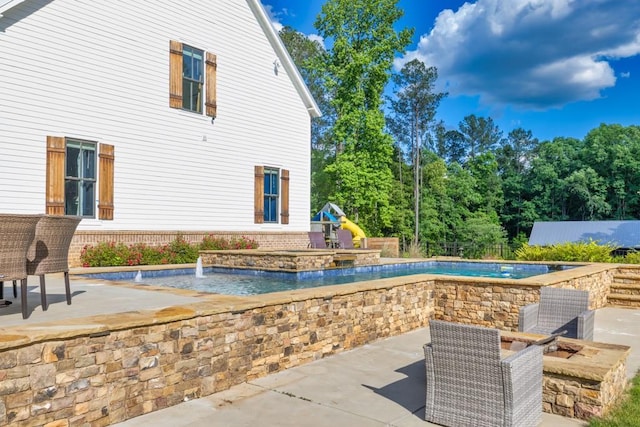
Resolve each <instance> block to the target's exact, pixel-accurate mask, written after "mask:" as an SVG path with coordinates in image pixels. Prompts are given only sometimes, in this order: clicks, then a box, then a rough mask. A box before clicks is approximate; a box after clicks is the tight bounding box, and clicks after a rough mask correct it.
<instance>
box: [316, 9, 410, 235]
mask: <svg viewBox="0 0 640 427" xmlns="http://www.w3.org/2000/svg"><path fill="white" fill-rule="evenodd" d="M397 3H398V0H329V1H328V2H327V3H325V4H324V5H323V6H322V11H321V13H320V15H319V16H318V18H317V20H316V22H315V27H316V29H317V30H318V33H319V34H320V35H321V36H322V37H323V38H324V39H325V40H328V41H329V42H330V43H331V45H332V47H331V49H330V50H329V51H328V57H327V60H326V61H325V62H324V63H322V64H317V65H318V67H320V69H321V70H322V71H324V76H325V78H326V84H327V87H328V89H329V90H330V91H331V92H332V95H333V99H332V100H331V102H332V105H333V107H334V108H335V111H336V114H337V116H336V122H335V125H334V126H333V140H334V141H335V143H336V145H337V151H336V158H335V160H334V161H333V162H332V163H330V164H328V165H327V167H326V168H325V171H326V172H327V173H328V174H329V176H330V177H331V178H332V181H333V182H335V189H334V191H333V192H332V194H331V195H330V199H331V200H332V201H334V202H336V203H338V204H339V205H341V206H342V208H343V210H344V211H345V212H347V213H348V214H349V215H350V216H352V217H353V218H354V219H355V220H356V221H358V222H359V223H360V225H361V226H362V227H363V228H364V229H365V230H366V231H367V232H368V233H369V234H371V235H378V234H381V233H382V232H383V231H385V230H388V229H389V227H390V226H391V223H392V217H393V206H392V205H391V204H390V202H389V197H390V194H391V192H392V187H393V183H394V181H393V174H392V171H391V162H392V161H393V141H392V138H391V136H390V135H388V134H386V133H385V132H384V126H385V122H384V114H383V112H382V108H381V106H382V94H383V91H384V88H385V85H386V84H387V83H388V81H389V77H390V70H391V67H392V64H393V59H394V57H395V55H396V54H398V53H400V52H403V51H404V49H405V47H406V46H407V45H408V44H409V42H410V40H411V35H412V33H413V31H412V30H409V29H402V30H400V31H399V32H398V31H396V30H395V28H394V25H396V23H397V21H398V20H399V19H400V18H401V17H402V15H403V11H402V10H401V9H399V8H398V5H397Z"/></svg>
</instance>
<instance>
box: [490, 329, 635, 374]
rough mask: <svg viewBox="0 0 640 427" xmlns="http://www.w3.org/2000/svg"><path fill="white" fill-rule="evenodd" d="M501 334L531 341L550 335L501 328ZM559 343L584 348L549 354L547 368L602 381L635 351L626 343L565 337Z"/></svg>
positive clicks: (546, 357)
mask: <svg viewBox="0 0 640 427" xmlns="http://www.w3.org/2000/svg"><path fill="white" fill-rule="evenodd" d="M500 335H501V336H505V337H509V338H510V339H516V340H517V339H526V340H531V341H537V340H539V339H542V338H545V337H546V335H540V334H530V333H523V332H510V331H500ZM558 342H559V343H566V344H569V345H571V346H579V347H582V348H581V350H580V351H578V352H577V353H575V354H573V355H572V356H571V357H570V358H568V359H564V358H561V357H553V356H545V357H544V371H545V372H548V373H553V374H558V375H563V376H568V377H574V378H583V379H586V380H592V381H598V382H601V381H604V380H605V379H606V376H607V374H609V372H610V371H611V368H612V367H614V366H617V365H618V364H619V363H621V362H624V361H625V360H626V359H627V357H628V356H629V354H630V353H631V347H629V346H626V345H619V344H608V343H601V342H595V341H582V340H576V339H572V338H564V337H560V338H558Z"/></svg>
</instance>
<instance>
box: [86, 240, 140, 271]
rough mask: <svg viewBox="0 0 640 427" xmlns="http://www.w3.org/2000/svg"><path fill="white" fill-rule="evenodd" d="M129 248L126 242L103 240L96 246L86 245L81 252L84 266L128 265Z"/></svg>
mask: <svg viewBox="0 0 640 427" xmlns="http://www.w3.org/2000/svg"><path fill="white" fill-rule="evenodd" d="M128 258H129V248H128V247H127V246H126V245H125V244H124V243H117V244H116V243H115V242H108V243H106V242H102V243H98V244H97V245H96V246H90V245H86V246H85V247H83V248H82V251H81V252H80V259H81V260H82V265H83V266H84V267H110V266H120V265H127V260H128Z"/></svg>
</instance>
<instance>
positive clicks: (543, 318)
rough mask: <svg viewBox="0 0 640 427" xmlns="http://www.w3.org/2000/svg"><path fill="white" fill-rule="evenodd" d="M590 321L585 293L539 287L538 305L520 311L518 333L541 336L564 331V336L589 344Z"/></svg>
mask: <svg viewBox="0 0 640 427" xmlns="http://www.w3.org/2000/svg"><path fill="white" fill-rule="evenodd" d="M594 318H595V311H594V310H589V292H588V291H579V290H576V289H562V288H551V287H543V288H541V289H540V302H539V303H537V304H529V305H526V306H524V307H521V308H520V315H519V318H518V330H519V331H520V332H531V333H537V334H545V335H551V334H554V333H558V332H561V331H564V330H566V331H567V333H566V334H565V336H566V337H569V338H577V339H580V340H589V341H592V340H593V324H594V320H595V319H594Z"/></svg>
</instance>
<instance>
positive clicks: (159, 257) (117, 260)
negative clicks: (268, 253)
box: [80, 235, 258, 267]
mask: <svg viewBox="0 0 640 427" xmlns="http://www.w3.org/2000/svg"><path fill="white" fill-rule="evenodd" d="M257 247H258V243H257V242H256V241H255V240H253V239H250V238H248V237H245V236H242V237H239V238H237V237H234V238H232V239H231V240H230V241H228V240H226V239H224V238H221V237H214V236H212V235H209V236H205V238H204V239H203V240H202V242H201V243H199V244H195V245H192V244H190V243H189V242H187V241H186V240H185V238H184V237H183V236H180V235H178V236H177V237H176V238H175V239H174V240H173V241H171V242H170V243H169V244H166V245H162V246H148V245H145V244H144V243H136V244H133V245H129V246H127V245H125V244H124V243H115V242H102V243H98V244H97V245H95V246H92V245H86V246H85V247H84V248H82V251H81V253H80V260H81V261H82V266H83V267H118V266H125V265H130V266H132V265H160V264H190V263H194V262H196V260H197V259H198V251H200V250H220V249H256V248H257Z"/></svg>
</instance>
